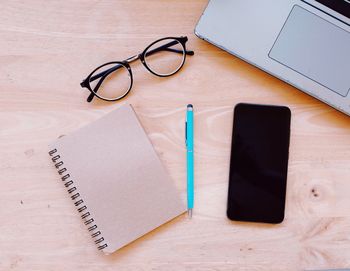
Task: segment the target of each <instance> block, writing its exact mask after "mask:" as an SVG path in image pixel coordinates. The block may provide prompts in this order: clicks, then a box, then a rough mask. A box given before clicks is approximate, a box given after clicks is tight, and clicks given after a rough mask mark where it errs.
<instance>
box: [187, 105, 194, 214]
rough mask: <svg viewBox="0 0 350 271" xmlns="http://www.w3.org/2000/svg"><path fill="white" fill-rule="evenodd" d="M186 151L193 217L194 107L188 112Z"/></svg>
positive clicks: (188, 108)
mask: <svg viewBox="0 0 350 271" xmlns="http://www.w3.org/2000/svg"><path fill="white" fill-rule="evenodd" d="M186 149H187V209H188V216H189V217H190V218H191V217H192V209H193V201H194V170H193V167H194V164H193V106H192V104H189V105H187V110H186Z"/></svg>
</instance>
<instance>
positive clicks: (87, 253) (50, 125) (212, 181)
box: [0, 0, 350, 271]
mask: <svg viewBox="0 0 350 271" xmlns="http://www.w3.org/2000/svg"><path fill="white" fill-rule="evenodd" d="M205 6H206V1H205V0H194V1H185V0H169V1H164V0H151V1H146V0H140V1H139V0H137V1H136V0H133V1H126V0H124V1H107V0H106V1H77V0H74V1H44V0H29V1H17V0H11V1H10V0H8V1H7V0H1V8H0V18H1V20H0V34H1V39H0V61H1V64H0V89H1V94H0V170H1V172H0V180H1V183H0V184H1V189H0V218H1V223H0V270H128V271H129V270H201V271H204V270H205V271H207V270H247V271H248V270H249V271H251V270H252V271H254V270H304V269H308V270H310V269H316V268H336V267H338V268H340V267H350V196H349V194H350V136H349V135H350V118H349V117H347V116H345V115H343V114H341V113H339V112H337V111H336V110H334V109H332V108H330V107H328V106H326V105H324V104H323V103H321V102H319V101H317V100H315V99H313V98H311V97H309V96H307V95H306V94H303V93H302V92H300V91H298V90H297V89H295V88H293V87H291V86H289V85H287V84H285V83H283V82H281V81H279V80H278V79H275V78H273V77H272V76H269V75H267V74H266V73H264V72H262V71H260V70H258V69H257V68H254V67H252V66H250V65H248V64H246V63H245V62H243V61H241V60H239V59H237V58H235V57H233V56H231V55H229V54H227V53H225V52H224V51H221V50H219V49H217V48H215V47H214V46H211V45H209V44H207V43H206V42H204V41H202V40H200V39H198V38H197V37H195V35H194V34H193V29H194V26H195V24H196V22H197V21H198V18H199V17H200V15H201V13H202V11H203V10H204V8H205ZM177 35H187V36H188V37H189V42H188V48H190V49H193V50H194V51H195V55H194V56H193V57H188V59H187V62H186V64H185V66H184V68H183V70H182V71H181V72H179V73H178V74H176V75H175V76H173V77H170V78H157V77H155V76H153V75H151V74H150V73H148V72H147V71H146V70H145V69H144V67H143V66H142V65H141V64H140V63H135V64H132V68H133V73H134V78H135V82H134V88H133V90H132V91H131V93H130V95H129V96H128V97H127V98H126V99H125V100H124V102H129V103H131V104H133V106H134V107H135V110H136V112H137V114H138V116H139V118H140V120H141V122H142V124H143V126H144V127H145V129H146V132H147V133H148V135H149V137H150V139H151V141H152V143H153V144H154V146H155V148H156V150H157V152H158V154H159V155H160V157H161V159H162V161H163V163H164V164H165V166H166V168H167V170H168V171H169V173H170V175H171V177H172V179H173V180H174V182H175V183H176V185H177V186H178V187H179V189H181V190H182V191H185V189H186V181H185V180H186V167H185V158H186V157H185V145H184V118H185V106H186V104H187V103H192V104H194V107H195V122H196V123H195V209H194V216H193V219H192V220H189V219H187V217H186V216H185V215H184V216H181V217H179V218H178V219H176V220H174V221H172V222H170V223H168V224H166V225H164V226H162V227H160V228H159V229H157V230H155V231H153V232H152V233H150V234H148V235H146V236H144V237H143V238H141V239H139V240H137V241H135V242H133V243H132V244H130V245H128V246H127V247H125V248H123V249H121V250H120V251H118V252H116V253H114V254H113V255H111V256H104V255H102V254H100V253H99V252H98V251H97V250H96V248H95V245H94V244H93V242H92V241H91V239H90V237H89V234H88V232H87V231H86V229H85V226H84V225H83V223H82V222H81V220H80V218H79V217H78V215H77V211H76V210H75V208H74V206H73V204H72V202H71V200H70V199H69V198H68V197H67V195H66V191H65V189H64V187H63V185H62V183H60V181H59V178H58V175H57V172H56V171H55V169H54V168H53V166H52V164H51V162H50V160H49V157H48V154H47V151H48V147H47V145H48V144H49V143H50V142H51V141H53V140H54V139H55V138H57V137H58V136H59V135H61V134H68V133H69V132H71V131H74V130H75V129H77V128H78V127H81V126H83V125H86V124H88V123H90V122H92V121H94V120H96V119H98V118H99V117H101V116H103V115H104V114H106V113H107V112H109V111H111V110H113V109H114V108H116V107H118V106H119V105H120V104H121V103H120V102H113V103H108V102H103V101H97V100H96V101H94V102H93V103H91V104H89V103H87V102H86V98H87V96H88V93H87V92H86V91H85V90H82V89H81V88H80V86H79V83H80V82H81V80H82V79H83V78H84V77H86V76H87V75H88V74H89V73H90V71H91V70H92V69H93V68H95V67H97V66H98V65H99V64H102V63H104V62H108V61H112V60H122V59H125V58H126V57H128V56H131V55H133V54H135V53H138V52H141V51H142V50H143V49H144V48H145V47H146V46H147V45H148V44H149V43H151V42H152V41H154V40H156V39H158V38H161V37H165V36H177ZM239 102H252V103H263V104H281V105H287V106H289V107H290V108H291V110H292V128H291V129H292V136H291V145H290V164H289V173H288V188H287V204H286V219H285V221H284V222H283V223H282V224H281V225H277V226H269V225H263V224H254V223H233V222H230V221H229V220H228V219H227V218H226V215H225V211H226V198H227V185H228V173H229V168H228V164H229V155H230V141H231V129H232V112H233V107H234V105H235V104H237V103H239ZM97 182H98V180H97Z"/></svg>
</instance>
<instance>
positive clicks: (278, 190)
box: [227, 103, 291, 223]
mask: <svg viewBox="0 0 350 271" xmlns="http://www.w3.org/2000/svg"><path fill="white" fill-rule="evenodd" d="M290 119H291V112H290V110H289V108H288V107H285V106H270V105H255V104H242V103H241V104H238V105H236V107H235V109H234V118H233V133H232V146H231V162H230V177H229V189H228V204H227V216H228V218H229V219H231V220H238V221H251V222H265V223H281V222H282V221H283V219H284V207H285V198H286V185H287V169H288V153H289V151H288V150H289V137H290Z"/></svg>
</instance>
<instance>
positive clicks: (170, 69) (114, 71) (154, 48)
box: [80, 37, 194, 102]
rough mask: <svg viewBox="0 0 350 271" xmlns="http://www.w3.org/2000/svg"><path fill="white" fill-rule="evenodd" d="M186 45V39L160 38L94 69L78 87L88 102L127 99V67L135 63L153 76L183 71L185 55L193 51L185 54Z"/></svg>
mask: <svg viewBox="0 0 350 271" xmlns="http://www.w3.org/2000/svg"><path fill="white" fill-rule="evenodd" d="M187 41H188V38H187V37H178V38H176V37H167V38H162V39H159V40H156V41H155V42H153V43H151V44H150V45H148V46H147V47H146V49H145V50H144V51H143V52H142V53H141V54H138V55H134V56H131V57H129V58H127V59H125V60H123V61H113V62H108V63H105V64H103V65H101V66H99V67H97V68H96V69H95V70H93V71H92V73H91V74H90V75H89V76H88V77H86V79H84V80H83V82H81V84H80V85H81V87H82V88H87V89H88V90H89V91H90V92H91V94H90V95H89V97H88V98H87V101H88V102H91V101H92V99H93V98H94V97H95V96H96V97H98V98H100V99H102V100H105V101H118V100H120V99H122V98H124V97H125V96H126V95H128V93H129V92H130V90H131V88H132V85H133V76H132V72H131V68H130V65H129V63H131V62H134V61H136V60H138V59H140V60H141V63H142V64H143V66H145V68H146V69H147V70H148V71H149V72H151V73H152V74H154V75H156V76H160V77H167V76H171V75H173V74H175V73H177V72H178V71H179V70H180V69H181V68H182V67H183V65H184V63H185V60H186V55H194V52H193V51H187V50H186V42H187Z"/></svg>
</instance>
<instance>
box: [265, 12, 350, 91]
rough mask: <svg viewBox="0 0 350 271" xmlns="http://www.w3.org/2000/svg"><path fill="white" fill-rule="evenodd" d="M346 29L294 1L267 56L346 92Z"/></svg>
mask: <svg viewBox="0 0 350 271" xmlns="http://www.w3.org/2000/svg"><path fill="white" fill-rule="evenodd" d="M349 48H350V33H349V32H347V31H345V30H344V29H342V28H340V27H338V26H336V25H334V24H332V23H330V22H328V21H326V20H325V19H323V18H321V17H319V16H318V15H315V14H313V13H311V12H310V11H307V10H305V9H303V8H301V7H300V6H297V5H295V6H294V7H293V9H292V11H291V13H290V14H289V17H288V19H287V21H286V22H285V24H284V26H283V28H282V30H281V32H280V34H279V36H278V38H277V40H276V41H275V43H274V45H273V47H272V49H271V50H270V53H269V57H270V58H271V59H273V60H275V61H277V62H279V63H280V64H282V65H284V66H286V67H288V68H290V69H292V70H294V71H296V72H298V73H299V74H302V75H304V76H306V77H308V78H309V79H311V80H313V81H315V82H316V83H318V84H320V85H322V86H324V87H326V88H328V89H330V90H332V91H334V92H336V93H338V94H339V95H341V96H344V97H345V96H347V94H348V92H349V90H350V76H349V71H350V51H349Z"/></svg>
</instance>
